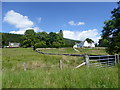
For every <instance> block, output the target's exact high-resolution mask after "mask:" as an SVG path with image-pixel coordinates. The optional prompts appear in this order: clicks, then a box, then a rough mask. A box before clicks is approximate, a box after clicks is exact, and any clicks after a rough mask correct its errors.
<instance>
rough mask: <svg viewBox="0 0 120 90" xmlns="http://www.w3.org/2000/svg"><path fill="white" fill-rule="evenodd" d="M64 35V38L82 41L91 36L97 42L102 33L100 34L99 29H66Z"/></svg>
mask: <svg viewBox="0 0 120 90" xmlns="http://www.w3.org/2000/svg"><path fill="white" fill-rule="evenodd" d="M63 36H64V38H69V39H74V40H80V41H84V40H85V39H86V38H90V39H92V40H94V42H95V43H97V42H98V40H99V39H100V35H99V33H98V30H97V29H92V30H86V31H81V32H80V31H70V30H64V31H63Z"/></svg>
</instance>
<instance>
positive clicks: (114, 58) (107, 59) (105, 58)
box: [36, 50, 120, 67]
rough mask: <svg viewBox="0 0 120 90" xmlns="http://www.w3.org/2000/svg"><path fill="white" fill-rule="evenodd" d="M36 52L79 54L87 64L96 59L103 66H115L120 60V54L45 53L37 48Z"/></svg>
mask: <svg viewBox="0 0 120 90" xmlns="http://www.w3.org/2000/svg"><path fill="white" fill-rule="evenodd" d="M36 52H38V53H41V54H47V55H65V56H79V57H84V58H85V59H84V62H85V64H86V65H87V66H90V65H91V64H95V63H91V62H92V61H96V62H97V63H96V64H99V66H100V65H102V67H104V66H103V65H105V66H113V65H115V64H117V63H119V62H120V60H119V58H120V55H85V54H59V53H44V52H41V51H39V50H36Z"/></svg>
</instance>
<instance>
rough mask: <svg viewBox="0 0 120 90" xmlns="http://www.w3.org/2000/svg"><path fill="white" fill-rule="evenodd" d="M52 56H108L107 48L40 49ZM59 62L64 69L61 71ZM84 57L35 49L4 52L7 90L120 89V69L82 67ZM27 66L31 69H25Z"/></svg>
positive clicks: (3, 64) (3, 60) (115, 67)
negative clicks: (26, 89)
mask: <svg viewBox="0 0 120 90" xmlns="http://www.w3.org/2000/svg"><path fill="white" fill-rule="evenodd" d="M40 50H41V51H43V52H49V53H74V54H75V53H76V54H93V55H104V54H105V55H106V54H107V53H106V52H105V49H96V48H94V49H88V48H83V49H79V51H80V52H76V51H74V50H73V49H72V48H58V49H55V48H54V49H51V48H49V49H44V48H43V49H40ZM59 60H62V61H63V69H62V70H60V69H59ZM83 60H84V58H83V57H75V56H74V57H73V56H63V55H60V56H58V55H43V54H39V53H37V52H35V51H34V50H32V48H3V49H2V87H3V88H118V67H117V66H113V67H110V68H99V67H95V66H90V67H89V68H88V67H86V66H82V67H80V68H78V69H74V68H75V67H76V66H77V65H79V64H80V63H82V62H83ZM23 63H26V66H27V70H26V71H24V70H23Z"/></svg>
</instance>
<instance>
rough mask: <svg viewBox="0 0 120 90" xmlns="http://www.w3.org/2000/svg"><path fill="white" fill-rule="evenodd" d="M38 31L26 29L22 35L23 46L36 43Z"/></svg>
mask: <svg viewBox="0 0 120 90" xmlns="http://www.w3.org/2000/svg"><path fill="white" fill-rule="evenodd" d="M35 37H36V33H35V32H34V30H33V29H28V30H26V31H25V33H24V35H23V36H22V38H21V39H22V44H21V45H22V46H23V47H31V46H33V45H34V44H35V43H36V39H35Z"/></svg>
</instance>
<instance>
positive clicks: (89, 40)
mask: <svg viewBox="0 0 120 90" xmlns="http://www.w3.org/2000/svg"><path fill="white" fill-rule="evenodd" d="M85 41H87V42H88V43H93V42H94V41H93V40H92V39H90V38H86V39H85Z"/></svg>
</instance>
